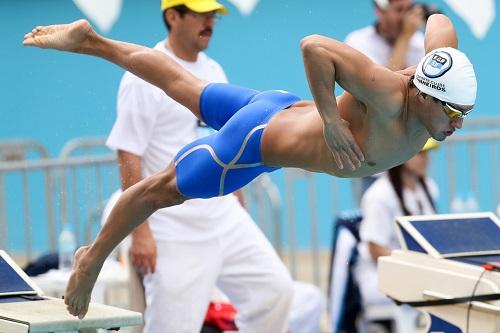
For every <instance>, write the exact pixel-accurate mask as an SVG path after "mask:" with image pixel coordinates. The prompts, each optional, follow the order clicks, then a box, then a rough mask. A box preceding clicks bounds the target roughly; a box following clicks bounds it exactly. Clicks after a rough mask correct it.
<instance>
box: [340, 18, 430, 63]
mask: <svg viewBox="0 0 500 333" xmlns="http://www.w3.org/2000/svg"><path fill="white" fill-rule="evenodd" d="M345 43H346V44H348V45H350V46H352V47H353V48H355V49H356V50H358V51H360V52H362V53H364V54H365V55H367V56H368V57H369V58H370V59H371V60H372V61H373V62H374V63H376V64H379V65H382V66H386V65H387V64H388V63H389V58H390V56H391V53H392V45H390V44H389V43H388V42H387V41H386V40H385V39H384V38H383V37H382V36H380V35H379V34H378V33H377V31H376V30H375V27H374V26H373V25H370V26H368V27H365V28H362V29H359V30H355V31H353V32H351V33H350V34H349V35H347V37H346V39H345ZM424 55H425V49H424V34H423V33H422V32H421V31H417V32H415V33H414V34H413V36H412V38H411V40H410V45H409V48H408V54H407V55H406V67H410V66H413V65H416V64H418V62H419V61H420V59H422V57H423V56H424Z"/></svg>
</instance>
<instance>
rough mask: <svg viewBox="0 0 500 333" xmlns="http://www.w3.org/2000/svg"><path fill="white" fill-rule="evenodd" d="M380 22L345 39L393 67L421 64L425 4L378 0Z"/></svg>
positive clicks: (376, 3)
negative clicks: (423, 6) (421, 29)
mask: <svg viewBox="0 0 500 333" xmlns="http://www.w3.org/2000/svg"><path fill="white" fill-rule="evenodd" d="M374 6H375V13H376V15H377V22H376V23H375V24H374V25H370V26H367V27H365V28H362V29H359V30H355V31H353V32H351V33H350V34H349V35H347V37H346V39H345V43H346V44H348V45H350V46H352V47H354V48H355V49H357V50H358V51H361V52H363V53H364V54H365V55H367V56H368V57H369V58H370V59H371V60H372V61H373V62H374V63H376V64H379V65H383V66H386V67H388V68H389V69H391V70H402V69H404V68H407V67H410V66H413V65H415V64H417V63H418V62H419V61H420V59H421V58H422V57H423V56H424V34H423V33H422V32H421V31H419V28H420V27H422V26H423V24H424V15H423V14H424V13H423V8H422V6H420V5H414V4H413V1H412V0H375V1H374Z"/></svg>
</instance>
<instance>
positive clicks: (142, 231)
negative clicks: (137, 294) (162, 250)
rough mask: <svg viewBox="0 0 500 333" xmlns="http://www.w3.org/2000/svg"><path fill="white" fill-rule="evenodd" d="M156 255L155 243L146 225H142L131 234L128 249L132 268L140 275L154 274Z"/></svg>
mask: <svg viewBox="0 0 500 333" xmlns="http://www.w3.org/2000/svg"><path fill="white" fill-rule="evenodd" d="M156 255H157V252H156V241H155V239H154V238H153V234H152V232H151V229H149V225H148V223H147V222H146V223H143V224H142V225H140V226H139V227H137V228H136V229H135V230H134V232H133V233H132V245H131V247H130V258H131V262H132V266H134V268H135V269H136V270H137V271H138V272H139V273H141V274H142V275H147V274H150V273H154V272H155V270H156Z"/></svg>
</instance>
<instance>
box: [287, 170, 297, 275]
mask: <svg viewBox="0 0 500 333" xmlns="http://www.w3.org/2000/svg"><path fill="white" fill-rule="evenodd" d="M292 181H293V180H292V177H291V176H289V172H288V171H285V188H286V198H287V200H286V201H287V206H288V207H287V210H288V247H289V253H290V258H289V262H290V272H291V274H292V277H293V278H294V279H295V278H297V258H296V253H295V252H296V244H295V237H296V230H295V214H294V213H295V212H294V209H293V207H295V206H294V198H293V186H292V185H293V184H292Z"/></svg>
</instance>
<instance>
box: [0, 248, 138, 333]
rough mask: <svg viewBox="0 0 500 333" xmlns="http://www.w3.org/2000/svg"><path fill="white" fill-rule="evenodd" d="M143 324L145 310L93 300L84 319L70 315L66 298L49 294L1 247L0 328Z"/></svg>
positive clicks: (16, 331) (37, 331) (24, 330)
mask: <svg viewBox="0 0 500 333" xmlns="http://www.w3.org/2000/svg"><path fill="white" fill-rule="evenodd" d="M141 324H142V314H140V313H138V312H133V311H129V310H124V309H120V308H117V307H112V306H107V305H102V304H96V303H90V306H89V311H88V313H87V315H86V316H85V318H84V319H82V320H80V319H78V318H77V317H74V316H72V315H70V314H69V313H68V311H67V310H66V305H65V304H64V301H63V300H62V299H58V298H51V297H45V296H44V295H43V291H42V290H41V289H40V288H38V286H37V285H36V284H35V283H34V282H33V281H32V280H31V279H30V278H29V277H28V276H27V275H26V274H25V273H24V272H23V271H22V270H21V268H20V267H19V266H18V265H17V264H16V263H15V262H14V261H13V260H12V259H11V258H10V257H9V255H8V254H7V253H6V252H5V251H2V250H0V332H2V333H3V332H5V333H7V332H8V333H28V332H29V333H48V332H67V331H77V330H90V329H99V328H102V329H108V330H118V329H119V328H120V327H125V326H137V325H141Z"/></svg>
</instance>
